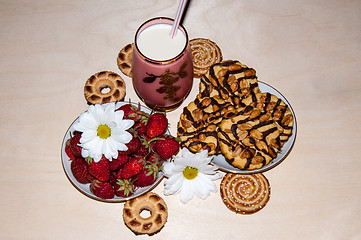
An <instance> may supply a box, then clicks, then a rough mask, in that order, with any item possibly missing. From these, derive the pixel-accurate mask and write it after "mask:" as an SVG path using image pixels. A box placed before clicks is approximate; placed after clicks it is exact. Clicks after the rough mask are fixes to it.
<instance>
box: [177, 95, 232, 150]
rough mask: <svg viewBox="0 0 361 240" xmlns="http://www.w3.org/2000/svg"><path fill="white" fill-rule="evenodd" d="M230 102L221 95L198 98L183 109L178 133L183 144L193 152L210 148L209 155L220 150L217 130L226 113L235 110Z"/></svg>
mask: <svg viewBox="0 0 361 240" xmlns="http://www.w3.org/2000/svg"><path fill="white" fill-rule="evenodd" d="M235 111H236V110H235V109H234V107H233V106H232V105H231V104H230V103H227V102H225V101H224V100H223V99H221V98H219V97H214V98H209V97H206V98H200V95H198V96H197V98H196V99H195V100H194V101H192V102H190V103H189V104H188V106H187V107H185V108H184V109H183V113H182V114H181V116H180V120H179V122H178V132H177V135H178V137H179V138H180V140H181V142H180V144H181V146H182V147H187V148H188V149H189V150H190V151H192V152H200V151H202V150H204V149H207V150H208V154H209V155H213V154H216V153H218V152H219V147H218V138H217V130H218V124H219V123H220V121H221V120H222V118H223V116H224V115H225V114H228V113H230V112H235Z"/></svg>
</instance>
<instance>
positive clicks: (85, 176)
mask: <svg viewBox="0 0 361 240" xmlns="http://www.w3.org/2000/svg"><path fill="white" fill-rule="evenodd" d="M70 169H71V172H72V173H73V176H74V178H75V179H76V180H77V181H78V182H79V183H82V184H86V183H90V182H91V181H92V180H93V177H92V176H91V175H90V174H89V172H88V164H87V163H86V161H85V160H84V158H75V159H74V160H73V161H72V162H71V163H70Z"/></svg>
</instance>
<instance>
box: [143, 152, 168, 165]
mask: <svg viewBox="0 0 361 240" xmlns="http://www.w3.org/2000/svg"><path fill="white" fill-rule="evenodd" d="M146 160H147V162H149V163H155V164H157V165H158V166H161V165H162V164H163V162H164V160H163V159H162V158H161V157H160V156H159V154H158V153H156V152H151V153H149V154H148V156H147V158H146Z"/></svg>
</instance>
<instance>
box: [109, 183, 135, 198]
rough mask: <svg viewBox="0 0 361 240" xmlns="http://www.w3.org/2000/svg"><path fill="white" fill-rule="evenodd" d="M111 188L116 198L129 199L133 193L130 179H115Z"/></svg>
mask: <svg viewBox="0 0 361 240" xmlns="http://www.w3.org/2000/svg"><path fill="white" fill-rule="evenodd" d="M113 186H114V190H115V195H117V196H118V197H129V196H131V195H133V193H134V185H133V183H132V181H131V180H130V179H117V181H116V182H115V183H114V185H113Z"/></svg>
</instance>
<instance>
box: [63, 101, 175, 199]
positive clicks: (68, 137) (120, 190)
mask: <svg viewBox="0 0 361 240" xmlns="http://www.w3.org/2000/svg"><path fill="white" fill-rule="evenodd" d="M115 109H116V110H115V111H120V110H121V111H123V112H124V116H123V119H129V120H133V121H134V124H133V125H132V127H131V128H129V129H128V130H127V131H128V132H129V133H130V134H131V136H132V138H131V140H130V141H129V142H128V143H127V144H126V146H127V150H124V151H118V154H117V157H116V158H111V159H110V160H109V159H108V158H106V157H105V156H104V155H103V156H102V157H101V158H100V160H98V161H95V159H93V158H90V157H83V156H82V146H81V144H80V139H81V137H82V134H83V133H82V132H79V131H76V130H74V129H73V125H74V124H75V122H76V121H77V120H78V119H79V117H78V118H77V119H75V120H74V122H73V123H72V124H71V125H70V126H69V128H68V130H67V131H66V134H65V136H64V138H63V142H62V150H61V158H62V165H63V169H64V172H65V174H66V176H67V178H68V179H69V181H70V182H71V184H72V185H73V186H74V187H75V188H76V189H77V190H79V191H80V192H81V193H83V194H84V195H86V196H87V197H90V198H92V199H95V200H98V201H103V202H123V201H126V200H129V199H132V198H136V197H138V196H140V195H142V194H145V193H147V192H149V191H151V190H152V189H154V188H155V187H156V186H157V185H158V184H159V183H160V182H161V181H162V179H163V172H162V165H163V163H164V162H165V161H167V160H168V159H169V158H171V157H172V156H173V155H175V154H177V153H178V151H179V143H178V141H177V139H176V138H175V137H173V136H171V135H170V133H169V131H168V119H167V117H166V115H165V114H164V113H160V112H153V111H151V110H150V109H149V108H147V107H145V106H142V105H140V104H136V103H132V102H117V103H116V104H115Z"/></svg>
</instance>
